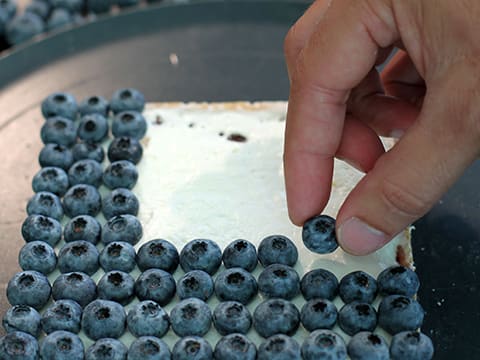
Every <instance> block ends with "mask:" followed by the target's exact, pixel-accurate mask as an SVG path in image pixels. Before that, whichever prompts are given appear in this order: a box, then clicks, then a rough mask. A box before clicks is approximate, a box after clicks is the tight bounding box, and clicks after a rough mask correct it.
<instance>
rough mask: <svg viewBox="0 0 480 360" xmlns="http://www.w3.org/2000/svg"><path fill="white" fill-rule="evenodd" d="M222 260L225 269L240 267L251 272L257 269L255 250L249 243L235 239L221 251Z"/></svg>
mask: <svg viewBox="0 0 480 360" xmlns="http://www.w3.org/2000/svg"><path fill="white" fill-rule="evenodd" d="M222 260H223V264H224V265H225V267H226V268H227V269H228V268H232V267H241V268H244V269H245V270H247V271H250V272H252V271H253V270H255V268H256V267H257V263H258V258H257V249H256V248H255V245H253V244H252V243H251V242H250V241H247V240H243V239H237V240H234V241H232V242H231V243H230V244H228V245H227V246H226V247H225V249H224V250H223V254H222Z"/></svg>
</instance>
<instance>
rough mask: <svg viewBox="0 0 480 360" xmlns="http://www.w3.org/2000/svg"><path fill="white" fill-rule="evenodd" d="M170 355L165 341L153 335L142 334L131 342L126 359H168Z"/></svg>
mask: <svg viewBox="0 0 480 360" xmlns="http://www.w3.org/2000/svg"><path fill="white" fill-rule="evenodd" d="M171 358H172V355H171V353H170V349H169V348H168V345H167V344H165V342H164V341H163V340H161V339H159V338H157V337H155V336H142V337H140V338H138V339H137V340H135V341H134V342H132V344H131V345H130V349H128V360H157V359H158V360H160V359H161V360H170V359H171Z"/></svg>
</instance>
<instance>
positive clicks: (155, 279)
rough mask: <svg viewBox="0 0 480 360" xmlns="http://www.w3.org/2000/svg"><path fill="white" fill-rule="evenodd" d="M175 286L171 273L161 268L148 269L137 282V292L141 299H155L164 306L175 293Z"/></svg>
mask: <svg viewBox="0 0 480 360" xmlns="http://www.w3.org/2000/svg"><path fill="white" fill-rule="evenodd" d="M175 287H176V286H175V280H174V279H173V276H172V275H171V274H170V273H168V272H166V271H164V270H160V269H148V270H146V271H144V272H143V273H142V274H141V275H140V276H139V277H138V279H137V281H136V282H135V294H136V295H137V297H138V299H139V300H153V301H155V302H157V303H159V304H160V305H161V306H164V305H167V304H168V303H169V302H170V300H172V298H173V296H174V295H175Z"/></svg>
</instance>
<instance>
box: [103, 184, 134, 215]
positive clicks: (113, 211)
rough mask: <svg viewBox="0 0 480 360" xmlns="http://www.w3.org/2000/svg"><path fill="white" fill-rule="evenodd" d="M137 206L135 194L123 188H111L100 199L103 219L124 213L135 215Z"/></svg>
mask: <svg viewBox="0 0 480 360" xmlns="http://www.w3.org/2000/svg"><path fill="white" fill-rule="evenodd" d="M139 207H140V204H139V202H138V199H137V197H136V196H135V194H134V193H132V192H131V191H130V190H128V189H123V188H118V189H114V190H112V191H111V192H110V193H108V194H107V195H105V196H104V197H103V200H102V212H103V215H104V216H105V219H110V218H112V217H114V216H117V215H124V214H130V215H134V216H137V214H138V208H139Z"/></svg>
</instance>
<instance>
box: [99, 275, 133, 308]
mask: <svg viewBox="0 0 480 360" xmlns="http://www.w3.org/2000/svg"><path fill="white" fill-rule="evenodd" d="M134 286H135V280H134V279H133V277H131V276H130V275H129V274H127V273H125V272H123V271H118V270H113V271H109V272H107V273H105V274H104V275H103V276H102V278H101V279H100V281H99V282H98V284H97V291H98V298H99V299H105V300H112V301H116V302H118V303H120V304H122V305H126V304H128V303H129V302H130V301H132V300H133V297H134V295H135V290H134Z"/></svg>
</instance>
